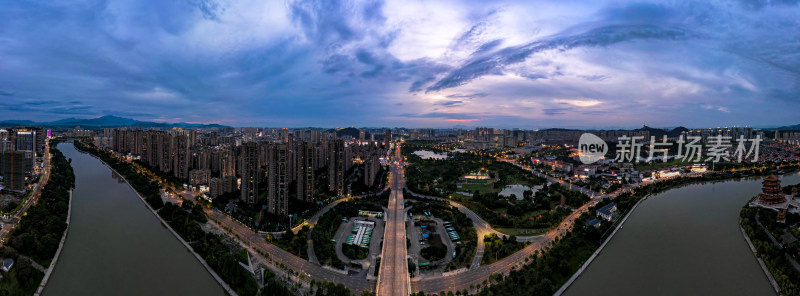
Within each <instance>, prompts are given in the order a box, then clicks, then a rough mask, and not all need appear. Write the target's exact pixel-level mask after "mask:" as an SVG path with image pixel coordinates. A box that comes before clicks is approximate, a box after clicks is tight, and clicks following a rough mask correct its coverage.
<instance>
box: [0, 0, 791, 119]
mask: <svg viewBox="0 0 800 296" xmlns="http://www.w3.org/2000/svg"><path fill="white" fill-rule="evenodd" d="M798 111H800V4H798V1H738V2H737V1H713V0H712V1H687V2H684V1H653V2H627V1H612V2H604V1H594V0H592V1H552V2H545V1H512V2H496V1H415V0H389V1H383V2H381V1H356V2H349V1H331V0H320V1H270V0H267V1H264V0H257V1H210V0H206V1H204V0H188V1H181V0H176V1H162V0H158V1H150V0H146V1H145V0H131V1H127V0H124V1H69V0H66V1H49V0H43V1H22V0H19V1H18V0H13V1H4V3H3V4H2V7H1V8H0V120H4V119H5V120H7V119H31V120H35V121H52V120H58V119H62V118H68V117H78V118H93V117H98V116H102V115H117V116H123V117H130V118H134V119H138V120H147V121H168V122H177V121H182V122H206V123H212V122H213V123H221V124H227V125H233V126H288V127H304V126H319V127H336V126H359V127H360V126H375V127H379V126H405V127H451V126H456V125H460V126H493V127H520V128H547V127H640V126H641V125H643V124H647V125H650V126H663V127H668V126H677V125H683V126H687V127H709V126H734V125H739V126H743V125H751V126H757V127H759V126H781V125H789V124H798V123H800V116H798V114H799V113H798Z"/></svg>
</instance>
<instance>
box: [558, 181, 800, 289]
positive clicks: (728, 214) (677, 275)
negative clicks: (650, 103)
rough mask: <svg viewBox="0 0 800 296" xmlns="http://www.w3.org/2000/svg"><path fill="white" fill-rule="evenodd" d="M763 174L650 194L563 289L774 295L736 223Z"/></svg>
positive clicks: (784, 182)
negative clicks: (575, 277)
mask: <svg viewBox="0 0 800 296" xmlns="http://www.w3.org/2000/svg"><path fill="white" fill-rule="evenodd" d="M761 180H762V179H761V178H751V179H747V180H734V181H725V182H716V183H704V184H692V185H688V186H685V187H681V188H676V189H672V190H669V191H666V192H663V193H660V194H657V195H654V196H650V197H649V198H648V199H647V200H645V201H643V202H642V203H641V204H639V206H638V207H637V208H636V209H635V210H634V211H633V213H632V214H631V216H630V217H629V218H628V220H627V221H626V222H625V224H624V225H623V228H622V229H620V230H619V231H618V232H617V233H616V234H615V235H614V237H613V238H612V239H611V241H609V242H608V244H607V245H606V247H605V248H604V249H603V250H602V252H601V253H600V254H599V255H598V256H597V258H595V260H594V261H593V262H592V263H591V264H590V265H589V267H588V268H587V269H586V271H584V273H583V274H582V275H581V276H580V277H578V279H577V280H575V282H574V283H573V284H572V285H571V286H570V287H569V288H568V289H567V290H566V292H565V293H564V295H568V296H569V295H775V291H774V290H773V289H772V286H771V285H770V284H769V281H768V280H767V277H766V275H764V272H763V271H762V270H761V267H760V266H759V265H758V261H756V258H755V256H753V253H752V252H751V251H750V248H749V247H748V245H747V242H745V240H744V238H743V236H742V232H741V231H740V230H739V211H740V210H741V207H742V206H743V205H744V204H745V203H747V201H748V200H749V199H750V198H751V197H753V196H755V195H756V194H758V193H759V192H761ZM782 182H783V183H782V185H784V186H785V185H788V184H797V183H798V182H800V175H798V174H791V175H786V176H783V177H782Z"/></svg>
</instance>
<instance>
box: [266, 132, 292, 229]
mask: <svg viewBox="0 0 800 296" xmlns="http://www.w3.org/2000/svg"><path fill="white" fill-rule="evenodd" d="M289 162H290V161H289V149H288V147H287V145H286V144H278V145H274V146H272V148H271V149H270V153H269V160H268V161H267V163H268V166H267V167H268V169H267V179H268V182H267V184H268V186H269V188H268V190H269V191H268V192H267V211H268V212H270V213H272V214H276V215H286V214H287V213H288V212H289V182H290V180H289V178H290V177H289Z"/></svg>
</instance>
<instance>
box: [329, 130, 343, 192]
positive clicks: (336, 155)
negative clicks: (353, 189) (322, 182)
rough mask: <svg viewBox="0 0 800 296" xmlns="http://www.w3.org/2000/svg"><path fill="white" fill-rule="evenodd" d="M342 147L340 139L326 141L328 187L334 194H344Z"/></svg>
mask: <svg viewBox="0 0 800 296" xmlns="http://www.w3.org/2000/svg"><path fill="white" fill-rule="evenodd" d="M344 148H345V147H344V141H342V140H333V141H330V142H328V189H329V190H330V191H332V192H333V193H334V194H336V195H343V194H344V173H345V151H344V150H345V149H344Z"/></svg>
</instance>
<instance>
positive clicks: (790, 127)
mask: <svg viewBox="0 0 800 296" xmlns="http://www.w3.org/2000/svg"><path fill="white" fill-rule="evenodd" d="M776 130H780V131H788V130H795V131H797V130H800V124H795V125H787V126H782V127H779V128H776Z"/></svg>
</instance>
